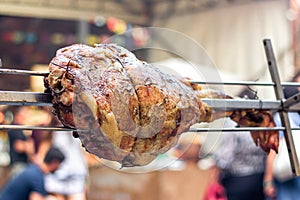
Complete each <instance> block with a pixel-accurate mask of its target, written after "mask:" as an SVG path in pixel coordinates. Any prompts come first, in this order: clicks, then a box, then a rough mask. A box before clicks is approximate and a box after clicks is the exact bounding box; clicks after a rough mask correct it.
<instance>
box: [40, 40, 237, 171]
mask: <svg viewBox="0 0 300 200" xmlns="http://www.w3.org/2000/svg"><path fill="white" fill-rule="evenodd" d="M49 71H50V73H49V76H48V77H46V78H45V87H46V88H47V91H50V92H51V93H52V96H53V108H54V113H55V114H56V115H57V116H58V118H59V119H60V120H61V122H62V123H63V124H64V125H65V126H66V127H72V128H76V129H77V130H78V131H77V133H78V136H79V138H80V140H81V142H82V144H83V145H84V146H85V148H86V150H87V151H89V152H91V153H93V154H95V155H97V156H98V157H100V158H105V159H109V160H113V161H117V162H119V163H121V164H122V166H140V165H146V164H148V163H150V162H151V161H152V160H153V159H155V158H156V157H157V155H158V154H161V153H164V152H166V151H167V150H169V149H170V148H171V147H172V146H174V145H175V144H176V142H177V140H178V138H179V136H180V134H181V133H183V132H185V131H187V130H189V128H190V126H191V125H193V124H195V123H199V122H210V121H212V120H214V119H216V118H219V117H224V116H230V115H232V114H233V113H232V112H226V113H225V114H224V113H222V114H218V113H217V112H214V111H213V110H212V109H211V108H210V107H209V106H208V105H207V104H205V103H204V102H202V101H201V98H203V97H213V98H228V96H226V95H225V96H224V95H223V94H221V93H220V94H218V93H204V92H203V91H201V87H200V86H199V85H197V84H191V83H190V82H189V81H188V80H187V79H183V78H178V77H175V76H172V75H168V74H164V73H162V72H161V71H160V70H159V69H158V68H156V67H154V66H152V65H150V64H148V63H146V62H143V61H140V60H138V59H137V58H136V57H135V56H134V54H132V53H131V52H129V51H128V50H126V49H124V48H122V47H119V46H117V45H113V44H103V45H96V46H95V47H90V46H86V45H82V44H74V45H71V46H68V47H65V48H62V49H59V50H58V51H57V53H56V56H55V57H54V58H53V59H52V60H51V62H50V64H49ZM235 119H236V118H235Z"/></svg>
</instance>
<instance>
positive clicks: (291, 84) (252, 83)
mask: <svg viewBox="0 0 300 200" xmlns="http://www.w3.org/2000/svg"><path fill="white" fill-rule="evenodd" d="M0 74H14V75H25V76H47V75H48V74H49V72H42V71H31V70H20V69H3V68H0ZM189 81H190V82H191V83H197V84H207V85H236V86H274V85H275V83H274V82H265V81H224V82H215V81H199V80H189ZM281 85H282V86H284V87H287V86H289V87H300V83H296V82H281Z"/></svg>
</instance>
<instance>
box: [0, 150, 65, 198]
mask: <svg viewBox="0 0 300 200" xmlns="http://www.w3.org/2000/svg"><path fill="white" fill-rule="evenodd" d="M64 159H65V156H64V154H63V153H62V152H61V151H60V150H59V149H57V148H53V147H52V148H50V149H49V151H48V152H47V154H46V156H45V159H44V162H42V163H37V164H31V165H29V166H27V167H26V168H25V169H24V170H23V171H22V172H20V173H19V174H18V175H16V176H15V177H13V178H12V179H11V180H10V181H9V182H8V183H7V184H6V185H5V186H4V188H3V189H2V191H0V200H46V196H47V192H46V190H45V187H44V175H45V174H47V173H54V172H55V171H56V170H57V169H58V167H59V166H60V164H61V163H62V162H63V161H64Z"/></svg>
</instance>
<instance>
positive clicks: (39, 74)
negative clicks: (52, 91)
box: [0, 68, 49, 76]
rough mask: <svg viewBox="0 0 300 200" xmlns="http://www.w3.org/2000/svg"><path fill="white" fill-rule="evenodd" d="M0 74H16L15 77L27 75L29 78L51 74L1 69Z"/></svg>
mask: <svg viewBox="0 0 300 200" xmlns="http://www.w3.org/2000/svg"><path fill="white" fill-rule="evenodd" d="M0 74H15V75H27V76H47V75H48V74H49V72H41V71H31V70H22V69H1V68H0Z"/></svg>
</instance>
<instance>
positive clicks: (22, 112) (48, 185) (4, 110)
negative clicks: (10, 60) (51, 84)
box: [0, 106, 88, 200]
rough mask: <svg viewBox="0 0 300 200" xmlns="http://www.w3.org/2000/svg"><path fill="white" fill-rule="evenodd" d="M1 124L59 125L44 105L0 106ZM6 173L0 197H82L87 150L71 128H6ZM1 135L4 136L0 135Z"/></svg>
mask: <svg viewBox="0 0 300 200" xmlns="http://www.w3.org/2000/svg"><path fill="white" fill-rule="evenodd" d="M0 122H1V124H11V125H30V126H35V127H43V126H44V127H45V126H59V125H60V124H59V121H58V120H57V119H56V118H55V117H53V115H52V114H51V111H50V110H49V108H47V107H39V108H36V107H30V106H28V107H8V106H2V107H1V112H0ZM2 135H3V137H4V136H5V135H6V136H7V138H6V139H7V141H8V142H7V143H8V147H7V150H8V151H7V152H8V154H9V159H8V161H9V175H8V177H7V181H6V183H5V185H4V186H3V187H2V188H1V189H0V200H22V199H24V200H27V199H30V200H43V199H46V200H85V199H86V190H87V183H88V182H87V180H88V168H87V161H86V153H85V151H84V150H83V149H82V147H81V144H80V141H79V139H76V138H74V137H73V135H72V132H71V131H50V130H42V129H36V130H35V129H34V130H24V129H18V128H13V129H8V130H7V131H6V130H5V131H2ZM2 139H3V138H2Z"/></svg>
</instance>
